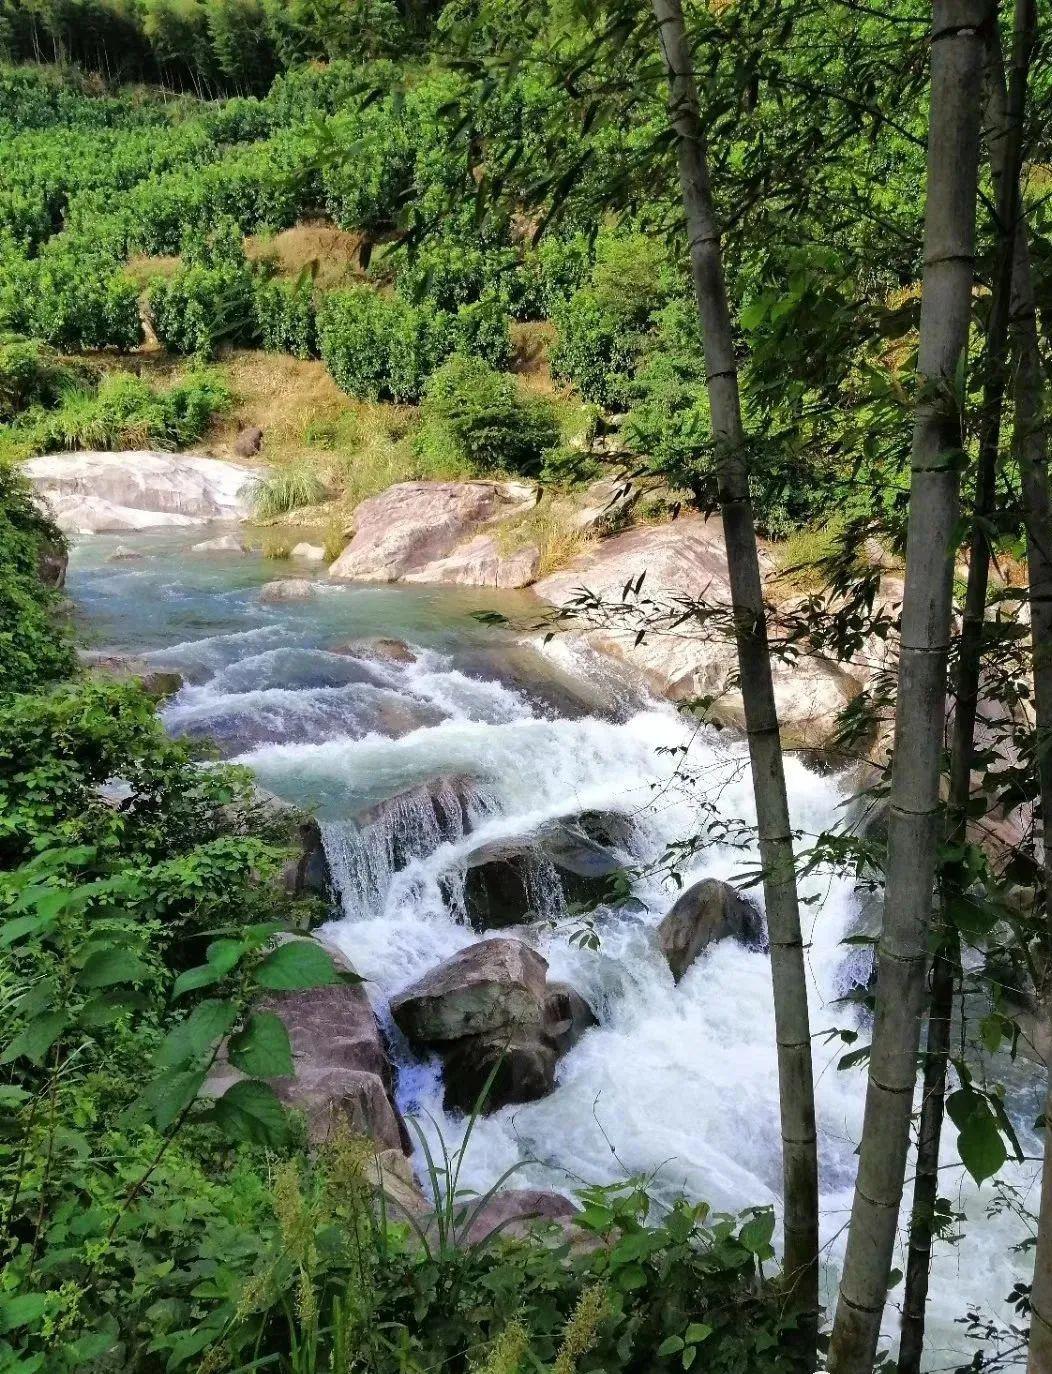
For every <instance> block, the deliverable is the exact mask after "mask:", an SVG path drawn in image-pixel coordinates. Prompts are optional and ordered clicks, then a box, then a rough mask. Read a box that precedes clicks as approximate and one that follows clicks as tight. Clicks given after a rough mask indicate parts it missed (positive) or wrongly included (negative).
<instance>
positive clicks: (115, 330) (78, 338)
mask: <svg viewBox="0 0 1052 1374" xmlns="http://www.w3.org/2000/svg"><path fill="white" fill-rule="evenodd" d="M0 328H2V329H5V330H8V331H10V332H12V333H16V334H24V335H27V336H29V337H31V338H36V339H41V340H43V341H44V342H45V343H49V344H52V345H54V346H55V347H56V348H61V349H70V350H72V349H95V348H120V349H131V348H135V347H136V346H137V345H138V344H139V343H140V342H141V339H142V328H141V325H140V322H139V301H138V292H137V290H136V287H135V283H134V282H133V281H131V280H130V278H128V277H127V276H125V274H124V272H123V271H122V270H121V269H120V268H119V267H118V266H116V265H115V264H114V262H113V260H112V258H111V257H110V256H109V255H108V254H106V253H103V252H96V251H93V250H92V249H91V248H90V247H86V246H85V245H83V244H79V243H72V242H70V241H68V240H66V239H65V236H63V235H60V236H59V238H57V239H53V240H51V241H50V242H49V243H48V244H47V245H46V246H45V249H44V251H42V252H41V253H40V255H39V256H38V257H35V258H26V257H23V256H22V255H21V254H19V253H18V252H17V251H16V250H14V249H12V248H11V247H10V245H9V246H8V247H7V248H6V250H5V249H4V248H3V247H2V246H0Z"/></svg>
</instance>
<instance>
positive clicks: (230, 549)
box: [190, 534, 248, 553]
mask: <svg viewBox="0 0 1052 1374" xmlns="http://www.w3.org/2000/svg"><path fill="white" fill-rule="evenodd" d="M190 552H191V553H248V550H247V549H246V548H245V546H244V544H242V542H241V540H240V539H238V538H237V537H236V536H235V535H233V534H221V535H220V536H219V538H218V539H204V540H202V541H201V543H200V544H194V545H193V547H192V548H191V550H190Z"/></svg>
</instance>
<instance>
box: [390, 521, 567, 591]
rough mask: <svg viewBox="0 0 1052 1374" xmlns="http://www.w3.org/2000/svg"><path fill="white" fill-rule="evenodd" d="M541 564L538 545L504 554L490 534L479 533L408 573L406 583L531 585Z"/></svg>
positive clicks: (509, 586) (405, 578) (513, 586)
mask: <svg viewBox="0 0 1052 1374" xmlns="http://www.w3.org/2000/svg"><path fill="white" fill-rule="evenodd" d="M540 566H541V551H540V549H538V548H537V546H536V545H535V544H530V545H529V546H528V547H526V548H524V549H517V550H516V551H515V552H514V553H501V551H500V546H499V545H498V543H497V541H496V540H495V539H494V538H493V537H492V535H488V534H477V535H476V536H475V538H474V539H469V540H468V542H467V543H466V544H461V545H460V547H459V548H456V549H454V550H453V552H452V553H451V554H450V555H449V556H448V557H447V558H439V559H436V560H435V561H434V562H433V563H428V564H427V565H426V567H423V568H420V569H418V570H417V571H416V572H409V573H406V574H405V577H404V578H403V581H405V582H449V583H457V584H461V585H463V586H468V587H503V588H515V587H528V586H529V585H530V583H532V582H536V580H537V572H538V569H539V568H540Z"/></svg>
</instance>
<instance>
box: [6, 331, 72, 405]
mask: <svg viewBox="0 0 1052 1374" xmlns="http://www.w3.org/2000/svg"><path fill="white" fill-rule="evenodd" d="M70 379H71V373H70V370H69V369H68V368H66V367H63V366H62V364H61V363H60V362H59V361H58V359H57V358H56V357H55V355H54V353H52V351H51V350H50V349H48V348H46V347H45V346H44V345H42V344H39V343H36V342H33V341H31V340H14V341H12V342H11V343H6V344H0V422H6V421H8V420H13V419H14V417H15V416H16V415H18V414H19V413H20V412H21V411H23V410H25V409H27V408H28V407H29V406H32V405H40V406H49V405H54V403H55V402H56V401H57V399H58V396H59V393H60V391H61V389H62V386H63V385H64V384H68V383H69V381H70Z"/></svg>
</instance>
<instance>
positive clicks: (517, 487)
mask: <svg viewBox="0 0 1052 1374" xmlns="http://www.w3.org/2000/svg"><path fill="white" fill-rule="evenodd" d="M535 500H536V494H535V491H534V489H533V488H532V487H529V486H526V485H525V484H524V483H521V482H400V483H398V484H397V485H396V486H393V487H389V488H388V489H387V491H384V492H381V493H380V495H379V496H373V497H370V498H369V499H368V500H367V501H363V502H362V503H361V505H359V506H358V508H357V510H356V511H355V513H354V519H355V534H354V538H353V539H352V540H351V542H350V544H348V546H347V548H346V549H344V551H343V552H342V553H341V554H340V556H339V558H337V560H336V561H335V563H333V564H332V566H331V567H330V569H329V575H330V577H333V578H335V579H337V580H340V581H352V582H358V581H364V582H397V581H398V580H399V579H401V578H404V577H405V576H406V575H407V574H408V573H413V572H418V571H420V570H421V569H423V568H425V567H426V566H427V565H428V564H429V563H434V562H436V561H437V560H439V559H443V558H446V557H448V555H449V554H451V553H452V552H453V550H454V549H456V548H457V547H458V545H461V544H463V543H464V542H465V541H466V540H467V539H468V538H470V537H471V535H473V534H474V533H475V532H476V531H477V529H478V527H479V526H481V525H487V524H490V523H492V522H493V521H495V520H500V519H503V518H505V517H506V516H508V515H512V514H515V513H516V512H517V511H520V510H524V509H526V508H528V507H529V506H530V505H532V504H533V503H534V501H535Z"/></svg>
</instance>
